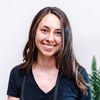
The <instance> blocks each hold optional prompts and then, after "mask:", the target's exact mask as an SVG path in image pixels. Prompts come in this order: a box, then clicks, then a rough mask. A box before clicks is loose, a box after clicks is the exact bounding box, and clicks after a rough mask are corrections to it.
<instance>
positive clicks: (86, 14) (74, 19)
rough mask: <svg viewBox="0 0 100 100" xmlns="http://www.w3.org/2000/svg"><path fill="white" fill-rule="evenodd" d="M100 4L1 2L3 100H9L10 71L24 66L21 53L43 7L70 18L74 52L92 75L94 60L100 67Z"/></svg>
mask: <svg viewBox="0 0 100 100" xmlns="http://www.w3.org/2000/svg"><path fill="white" fill-rule="evenodd" d="M99 4H100V0H0V100H6V97H7V96H6V90H7V84H8V77H9V73H10V70H11V69H12V68H13V67H14V66H15V65H17V64H19V63H21V62H22V52H23V48H24V46H25V43H26V41H27V37H28V31H29V27H30V24H31V21H32V19H33V17H34V15H35V14H36V13H37V12H38V11H39V10H40V9H41V8H43V7H46V6H57V7H60V8H61V9H62V10H63V11H64V12H65V13H66V14H67V16H68V17H69V20H70V23H71V27H72V31H73V40H74V51H75V54H76V57H77V59H78V60H79V62H80V63H81V64H82V65H83V66H84V67H85V68H86V69H87V72H88V73H90V72H91V71H90V70H91V69H90V68H91V60H92V56H93V55H95V56H96V59H97V66H98V67H100V53H99V51H100V45H99V43H100V39H99V38H100V28H99V27H100V12H99V9H100V5H99Z"/></svg>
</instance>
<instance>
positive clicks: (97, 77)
mask: <svg viewBox="0 0 100 100" xmlns="http://www.w3.org/2000/svg"><path fill="white" fill-rule="evenodd" d="M91 67H92V68H91V75H90V84H91V91H92V100H100V69H97V65H96V58H95V56H93V59H92V66H91Z"/></svg>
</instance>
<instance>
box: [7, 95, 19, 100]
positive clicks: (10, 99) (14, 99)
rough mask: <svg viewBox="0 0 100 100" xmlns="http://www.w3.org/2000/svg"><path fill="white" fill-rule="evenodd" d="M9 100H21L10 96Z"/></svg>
mask: <svg viewBox="0 0 100 100" xmlns="http://www.w3.org/2000/svg"><path fill="white" fill-rule="evenodd" d="M7 100H20V98H17V97H12V96H8V98H7Z"/></svg>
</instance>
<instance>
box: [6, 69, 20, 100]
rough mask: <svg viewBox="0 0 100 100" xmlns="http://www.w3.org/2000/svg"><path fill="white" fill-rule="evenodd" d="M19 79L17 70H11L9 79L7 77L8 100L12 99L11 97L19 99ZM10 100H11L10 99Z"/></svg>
mask: <svg viewBox="0 0 100 100" xmlns="http://www.w3.org/2000/svg"><path fill="white" fill-rule="evenodd" d="M19 78H20V76H19V73H18V70H17V68H13V69H12V70H11V73H10V77H9V83H8V90H7V95H8V98H12V97H15V98H19V97H20V89H19V88H20V87H19V83H20V81H19ZM10 96H12V97H10ZM8 100H10V99H8ZM11 100H13V99H11ZM14 100H16V99H14Z"/></svg>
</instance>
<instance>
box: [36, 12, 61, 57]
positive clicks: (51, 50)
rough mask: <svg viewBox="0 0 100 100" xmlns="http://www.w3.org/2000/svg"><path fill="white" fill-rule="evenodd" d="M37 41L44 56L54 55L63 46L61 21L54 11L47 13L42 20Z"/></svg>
mask: <svg viewBox="0 0 100 100" xmlns="http://www.w3.org/2000/svg"><path fill="white" fill-rule="evenodd" d="M35 43H36V46H37V48H38V53H41V54H42V55H44V56H54V55H55V53H57V52H58V51H59V50H60V48H61V22H60V20H59V18H58V17H57V16H55V15H54V14H52V13H49V14H47V15H46V16H44V18H43V19H42V20H41V21H40V23H39V25H38V27H37V30H36V37H35Z"/></svg>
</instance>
